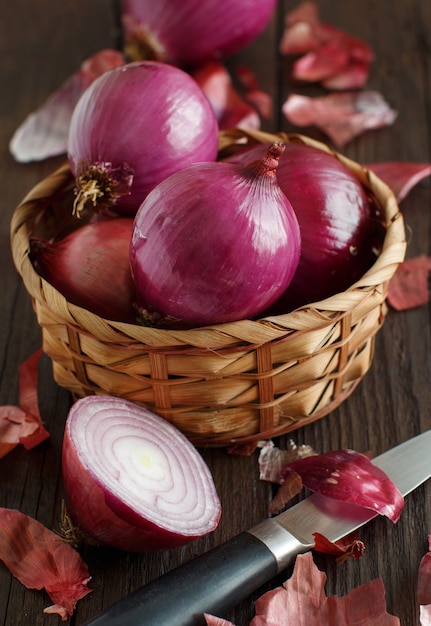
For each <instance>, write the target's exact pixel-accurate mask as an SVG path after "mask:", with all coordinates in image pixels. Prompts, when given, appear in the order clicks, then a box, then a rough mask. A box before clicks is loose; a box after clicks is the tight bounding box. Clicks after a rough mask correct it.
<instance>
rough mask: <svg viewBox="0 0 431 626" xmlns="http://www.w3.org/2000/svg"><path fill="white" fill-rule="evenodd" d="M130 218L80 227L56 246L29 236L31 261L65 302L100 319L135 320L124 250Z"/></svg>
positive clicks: (130, 278)
mask: <svg viewBox="0 0 431 626" xmlns="http://www.w3.org/2000/svg"><path fill="white" fill-rule="evenodd" d="M132 229H133V219H132V218H131V217H118V218H115V219H114V218H113V219H101V220H98V221H94V222H92V223H89V224H85V225H83V226H81V227H80V228H78V229H77V230H75V231H73V232H71V233H70V234H69V235H67V236H66V237H65V238H64V239H60V240H58V241H55V242H50V241H45V240H41V239H38V238H34V237H32V238H31V239H30V258H31V260H32V263H33V265H34V267H35V269H36V271H37V272H38V274H40V275H41V276H42V277H43V278H44V279H45V280H47V281H48V282H49V283H50V284H51V285H52V286H53V287H55V288H56V289H57V291H59V292H60V293H61V294H62V295H63V296H64V297H65V298H66V300H68V301H69V302H71V303H72V304H76V305H77V306H80V307H83V308H85V309H87V310H88V311H91V312H92V313H95V314H96V315H99V316H100V317H104V318H106V319H110V320H116V321H121V322H134V321H135V317H136V316H135V312H134V308H133V303H134V299H135V295H134V285H133V281H132V276H131V272H130V263H129V247H130V241H131V236H132Z"/></svg>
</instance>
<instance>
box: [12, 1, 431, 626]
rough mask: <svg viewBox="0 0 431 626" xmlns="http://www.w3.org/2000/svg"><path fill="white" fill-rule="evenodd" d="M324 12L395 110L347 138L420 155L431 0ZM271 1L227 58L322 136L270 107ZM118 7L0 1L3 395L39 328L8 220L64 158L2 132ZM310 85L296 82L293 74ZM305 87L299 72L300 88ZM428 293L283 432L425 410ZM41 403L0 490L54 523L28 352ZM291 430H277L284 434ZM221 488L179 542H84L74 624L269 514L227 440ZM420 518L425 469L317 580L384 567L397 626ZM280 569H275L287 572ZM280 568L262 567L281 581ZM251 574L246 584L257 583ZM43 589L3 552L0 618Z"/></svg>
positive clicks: (53, 403)
mask: <svg viewBox="0 0 431 626" xmlns="http://www.w3.org/2000/svg"><path fill="white" fill-rule="evenodd" d="M319 4H320V13H321V17H322V19H324V20H325V21H327V22H330V23H332V24H334V25H335V26H338V27H340V28H343V29H344V30H346V31H347V32H349V33H351V34H354V35H357V36H358V37H361V38H362V39H364V40H365V41H367V42H368V43H369V44H370V45H371V46H372V48H373V50H374V52H375V57H376V59H375V62H374V63H373V66H372V71H371V75H370V77H369V81H368V87H370V88H373V89H376V90H378V91H380V92H381V93H382V94H383V95H384V97H385V99H386V100H387V101H388V102H389V103H390V105H391V106H392V107H393V108H394V109H395V110H397V111H398V118H397V120H396V122H395V124H393V125H392V126H390V127H388V128H385V129H381V130H375V131H369V132H367V133H365V134H363V135H361V136H360V137H358V138H357V139H356V140H354V141H352V142H351V143H350V144H349V145H347V146H346V148H345V149H344V150H343V152H344V153H345V154H346V155H347V156H349V157H351V158H353V159H355V160H357V161H360V162H363V163H366V162H375V161H385V160H386V161H387V160H403V161H417V162H429V161H431V117H430V111H431V90H430V76H431V55H430V50H431V4H430V3H429V1H428V0H379V2H374V1H372V0H351V1H350V2H347V3H346V2H341V1H339V0H321V2H320V3H319ZM293 6H294V4H292V3H290V2H284V3H283V2H280V6H279V10H278V13H277V16H276V19H274V20H273V22H272V23H271V25H270V26H269V27H268V29H267V30H266V32H265V33H264V34H263V35H262V36H261V37H260V38H259V39H258V40H257V41H256V42H255V43H254V44H253V45H251V46H249V47H248V48H247V49H246V50H244V51H243V52H241V53H240V54H238V55H236V56H235V57H233V58H232V59H231V61H230V62H231V64H232V66H233V67H234V66H235V65H239V64H245V65H248V66H249V67H252V68H253V69H254V71H255V72H256V73H257V76H258V79H259V81H260V86H261V88H262V89H263V90H265V91H267V92H269V93H270V94H271V95H272V96H273V98H274V119H273V120H272V121H271V122H265V123H264V126H263V127H264V128H265V129H267V130H271V131H276V130H286V131H292V130H295V131H296V130H299V131H300V132H305V133H307V134H309V135H310V136H313V137H315V138H317V139H320V140H323V141H327V138H326V137H325V136H324V135H322V134H321V133H320V132H319V131H318V130H317V129H316V128H314V127H311V128H307V129H295V128H293V127H292V126H290V125H289V124H288V122H287V121H286V119H284V118H283V116H282V114H281V112H280V109H281V103H282V102H284V100H285V98H286V97H287V94H288V92H289V90H293V89H294V87H293V86H292V85H291V84H290V81H289V68H290V65H289V63H290V62H289V60H288V59H286V58H283V57H280V56H279V54H278V51H277V48H278V42H279V39H280V35H281V31H282V20H283V16H284V15H285V13H286V12H287V10H290V9H291V8H293ZM117 18H118V12H117V11H116V10H115V6H114V3H113V2H107V1H106V0H86V2H80V3H79V2H78V3H77V2H72V1H71V0H63V2H54V1H53V0H42V1H41V2H36V3H29V2H27V1H26V0H15V1H14V2H13V3H6V2H3V6H2V18H1V20H0V72H1V73H0V76H1V85H2V96H1V99H0V111H1V125H0V133H1V167H0V184H1V190H2V194H1V195H2V203H1V204H2V207H1V212H0V233H1V245H0V258H1V262H0V268H1V270H0V294H1V295H0V355H1V357H0V380H1V386H0V405H7V404H16V403H17V401H18V367H19V365H20V364H21V363H22V362H23V361H24V360H25V359H26V358H27V357H29V356H30V355H31V354H32V353H33V352H34V351H35V350H37V349H38V348H39V347H40V346H41V334H40V329H39V326H38V324H37V322H36V319H35V316H34V314H33V311H32V306H31V302H30V298H29V295H28V293H27V292H26V290H25V288H24V286H23V284H22V282H21V279H20V277H19V276H18V274H17V272H16V271H15V268H14V266H13V262H12V258H11V253H10V244H9V225H10V219H11V216H12V212H13V210H14V208H15V206H16V205H17V204H18V203H19V201H20V200H21V199H22V197H23V196H24V195H25V194H26V192H27V191H28V190H30V188H31V187H32V186H33V185H35V184H36V183H37V182H38V181H39V180H41V179H42V178H43V177H45V176H47V175H48V174H49V173H50V172H52V171H53V170H54V169H55V168H56V167H57V166H58V165H59V164H61V163H62V162H63V161H64V157H58V158H52V159H49V160H47V161H43V162H36V163H30V164H26V165H23V164H18V163H17V162H15V161H14V159H13V157H12V156H11V154H10V153H9V150H8V142H9V140H10V138H11V136H12V134H13V132H14V130H15V129H16V128H17V126H18V125H19V124H20V123H21V122H22V121H23V119H24V118H25V117H26V116H27V114H29V113H30V112H31V111H32V110H34V109H35V108H36V107H37V106H39V105H40V104H42V103H43V102H44V101H45V99H46V98H47V97H48V96H49V95H50V94H51V93H52V92H53V91H54V89H56V88H57V87H58V86H59V85H60V84H61V83H62V82H63V81H64V80H65V78H66V77H68V76H69V75H70V74H71V73H72V72H74V71H75V70H76V69H77V68H78V67H79V65H80V64H81V62H82V61H83V60H84V59H85V58H86V57H88V56H89V55H91V54H92V53H94V52H97V51H98V50H100V49H102V48H104V47H114V46H116V45H117V42H118V37H119V31H118V23H117ZM301 89H302V90H303V91H304V92H307V87H301ZM311 91H312V88H310V93H311ZM430 206H431V184H430V182H429V180H426V181H423V182H422V183H421V184H420V185H418V186H417V187H415V189H414V190H413V191H412V192H411V193H410V195H409V196H408V197H407V199H406V200H405V201H404V202H403V203H402V205H401V208H402V209H403V210H404V213H405V219H406V222H407V224H408V227H409V232H410V242H409V246H408V251H407V254H408V256H416V255H419V254H423V253H424V254H428V255H429V254H431V211H430ZM430 310H431V307H430V305H425V306H422V307H420V308H418V309H415V310H410V311H406V312H395V311H390V313H389V315H388V317H387V320H386V322H385V324H384V327H383V329H382V330H381V331H380V333H379V334H378V336H377V341H376V350H375V358H374V361H373V365H372V367H371V369H370V371H369V372H368V373H367V374H366V376H365V378H364V379H363V381H362V382H361V384H360V385H359V387H358V388H357V389H356V390H355V392H354V393H353V395H352V396H351V397H350V398H348V400H347V401H345V402H344V403H343V404H342V405H341V406H340V407H339V408H338V409H336V410H335V411H333V413H332V414H330V415H329V416H327V417H325V418H323V419H322V420H320V421H318V422H315V423H314V424H311V425H308V426H306V427H304V428H302V429H300V430H298V431H297V432H295V433H293V435H291V437H292V438H293V439H294V440H295V441H296V442H297V443H307V444H310V445H312V446H314V447H315V448H316V449H317V450H319V451H328V450H333V449H336V448H341V447H350V448H354V449H356V450H358V451H368V450H371V451H372V452H373V453H374V454H378V453H380V452H382V451H384V450H385V449H387V448H388V447H391V446H393V445H395V444H397V443H400V442H402V441H403V440H405V439H407V438H409V437H411V436H413V435H415V434H418V433H420V432H422V431H424V430H426V429H428V428H429V427H430V426H431V391H430V381H431V323H430V322H431V319H430ZM39 389H40V411H41V415H42V416H43V419H44V421H45V424H46V427H47V429H48V430H49V432H50V439H49V441H47V442H45V443H43V444H42V445H40V446H39V447H36V448H35V449H33V450H31V451H30V452H27V451H25V450H24V449H23V447H22V446H18V447H17V448H16V449H15V450H14V451H13V452H12V453H10V454H9V455H7V456H6V457H4V458H3V459H1V460H0V506H3V507H9V508H17V509H19V510H20V511H22V512H24V513H26V514H28V515H30V516H32V517H35V518H36V519H38V520H39V521H40V522H42V523H43V524H45V525H46V526H47V527H49V528H53V529H58V525H59V517H60V508H61V502H62V499H63V497H64V493H63V487H62V477H61V472H60V461H61V442H62V434H63V427H64V422H65V418H66V414H67V411H68V408H69V406H70V402H71V399H70V396H69V393H68V392H67V391H65V390H63V389H60V388H58V387H57V385H56V384H55V382H54V381H53V379H52V374H51V364H50V362H49V360H48V358H47V357H45V356H44V357H43V358H42V360H41V362H40V371H39ZM288 438H290V437H282V438H281V439H280V441H277V443H279V445H280V446H283V445H286V442H287V440H288ZM203 454H204V456H205V459H206V460H207V462H208V464H209V466H210V468H211V470H212V472H213V475H214V479H215V482H216V485H217V488H218V491H219V494H220V497H221V501H222V505H223V516H222V520H221V523H220V526H219V528H218V529H217V531H216V532H215V533H214V534H213V535H211V536H209V537H207V538H204V539H202V540H199V541H196V542H195V543H193V544H191V545H190V546H188V547H186V548H183V549H177V550H174V551H172V552H162V553H157V554H144V555H136V554H128V553H121V552H118V551H115V550H108V549H96V548H84V549H83V551H82V554H83V557H84V559H85V560H86V562H87V564H88V566H89V568H90V571H91V575H92V582H91V586H92V589H93V592H92V593H91V594H90V595H88V596H87V597H86V598H84V599H83V600H81V601H80V602H79V603H78V606H77V609H76V612H75V615H74V616H73V617H72V618H71V619H70V623H71V624H76V625H79V624H82V623H83V622H84V621H85V620H87V619H89V618H90V617H92V616H95V615H96V614H97V613H98V612H100V611H101V610H102V609H103V608H104V607H107V606H109V605H110V604H111V603H113V602H114V601H116V600H118V599H119V598H122V597H123V596H125V595H126V594H128V593H129V592H131V591H132V590H134V589H136V588H137V587H139V586H141V585H142V584H144V583H145V582H147V581H149V580H151V579H153V578H155V577H156V576H158V575H160V574H161V573H162V572H165V571H167V570H169V569H171V568H172V567H174V566H175V565H177V564H179V563H181V562H183V561H185V560H188V559H190V558H191V557H193V556H195V555H197V554H199V553H201V552H203V551H205V550H207V549H208V548H210V547H212V546H214V545H217V544H219V543H220V542H222V541H224V540H226V539H228V538H230V537H232V536H234V535H236V534H237V533H239V532H240V531H241V530H244V529H247V528H249V527H251V526H252V525H254V524H256V523H258V522H259V521H261V520H262V519H264V518H265V517H267V515H268V502H269V499H270V498H271V487H270V486H269V485H268V484H267V483H263V482H262V481H259V479H258V467H257V458H256V455H252V456H241V457H238V456H231V455H228V454H227V453H226V451H225V450H224V449H210V450H206V451H203ZM430 532H431V483H430V482H428V483H427V484H425V485H424V486H422V487H421V488H419V489H418V490H417V491H416V492H415V493H414V494H413V495H411V496H409V497H408V498H407V500H406V505H405V510H404V512H403V515H402V518H401V520H400V522H399V523H398V524H396V525H394V524H392V523H391V522H390V521H389V520H387V519H386V518H378V519H376V520H375V521H373V522H372V523H371V524H369V525H368V526H367V527H366V528H364V529H363V531H362V532H361V538H362V540H363V541H364V542H365V544H366V552H365V554H364V556H363V557H362V558H361V559H359V560H355V559H349V560H348V561H347V562H346V563H345V564H343V565H337V564H336V563H335V561H334V559H333V557H327V556H324V555H320V554H315V557H314V558H315V562H316V563H317V565H318V566H319V567H320V568H321V569H322V570H323V571H324V572H325V573H326V574H327V577H328V581H327V587H326V592H327V594H328V595H331V594H338V595H344V594H346V593H348V592H349V591H350V590H351V589H352V588H353V587H355V586H357V585H360V584H362V583H366V582H368V581H370V580H372V579H374V578H376V577H379V576H381V577H382V579H383V581H384V585H385V588H386V593H387V606H388V610H389V612H390V613H393V614H394V615H397V616H398V617H399V618H400V620H401V624H403V626H413V625H414V624H418V607H417V604H416V600H415V590H416V577H417V572H418V565H419V561H420V558H421V557H422V555H423V554H424V553H425V552H426V550H427V536H428V533H430ZM290 573H291V572H290V571H289V572H286V573H285V576H283V577H282V578H283V579H286V578H287V577H288V576H289V575H290ZM280 582H281V580H278V581H273V584H276V583H277V584H280ZM270 586H271V585H268V586H267V587H265V589H261V590H259V593H257V594H256V595H255V597H257V596H258V595H260V594H261V593H263V591H265V590H267V589H269V588H270ZM252 600H253V598H251V599H250V600H249V601H246V602H243V603H242V604H240V605H239V606H238V607H237V608H236V609H235V610H234V611H233V612H232V613H231V614H230V615H229V616H228V617H229V618H230V619H231V620H232V621H233V622H234V623H235V624H236V625H237V626H246V625H247V624H248V623H249V621H250V619H251V618H252V616H253V614H254V613H253V601H252ZM49 603H50V602H49V598H48V597H47V595H46V594H45V593H44V592H39V591H30V590H26V589H25V588H24V587H23V586H22V585H21V584H20V583H19V582H17V581H16V580H15V579H14V578H13V577H12V576H11V575H10V574H9V572H8V570H7V569H6V568H5V567H3V566H0V622H1V623H2V624H4V626H12V625H14V624H29V625H32V626H36V625H37V624H54V623H57V621H56V619H57V618H56V617H53V616H48V615H44V614H43V613H42V610H43V608H44V607H45V606H47V605H48V604H49Z"/></svg>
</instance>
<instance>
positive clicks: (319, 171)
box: [229, 143, 382, 313]
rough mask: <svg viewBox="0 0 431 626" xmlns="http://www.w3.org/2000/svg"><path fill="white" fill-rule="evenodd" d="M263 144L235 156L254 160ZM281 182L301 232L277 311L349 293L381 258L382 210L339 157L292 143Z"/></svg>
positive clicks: (279, 171)
mask: <svg viewBox="0 0 431 626" xmlns="http://www.w3.org/2000/svg"><path fill="white" fill-rule="evenodd" d="M267 145H269V144H262V145H258V146H256V147H253V148H250V149H248V150H244V151H242V152H239V153H238V154H236V155H234V156H232V157H230V159H229V160H230V161H231V162H234V163H247V162H252V161H253V160H254V159H256V158H258V157H259V155H262V154H263V153H264V151H265V150H266V149H267ZM277 181H278V184H279V185H280V188H281V189H282V191H283V192H284V193H285V195H286V196H287V198H288V199H289V200H290V202H291V204H292V207H293V209H294V211H295V213H296V217H297V218H298V222H299V226H300V230H301V258H300V261H299V264H298V269H297V270H296V272H295V275H294V277H293V279H292V282H291V283H290V285H289V287H288V289H287V290H286V292H285V294H283V296H282V297H281V299H280V300H279V301H278V302H277V303H276V305H275V308H274V312H277V313H286V312H288V311H290V310H292V309H294V308H296V307H298V306H301V305H303V304H307V303H310V302H315V301H318V300H322V299H324V298H327V297H329V296H332V295H334V294H335V293H339V292H341V291H344V290H345V289H347V288H348V287H350V286H351V285H352V284H353V283H354V282H355V281H356V280H358V279H359V278H360V277H361V276H362V275H363V274H364V273H365V271H366V270H367V269H369V268H370V266H371V264H372V262H373V261H374V260H375V248H376V245H377V244H378V243H379V241H380V236H381V233H382V231H381V225H380V222H379V220H378V217H377V213H376V207H375V206H374V203H373V202H372V201H371V199H370V198H369V197H368V195H367V193H366V192H365V189H364V187H363V186H362V185H361V184H360V182H359V180H358V179H357V178H356V177H355V176H354V174H353V173H352V172H351V171H350V170H349V169H348V168H347V167H346V166H345V165H344V164H343V163H342V162H341V161H340V160H339V159H337V158H336V157H335V156H334V155H332V154H330V153H327V152H325V151H324V150H320V149H318V148H314V147H313V146H309V145H307V144H301V143H287V144H286V149H285V151H284V152H283V154H282V155H281V157H280V163H279V166H278V168H277Z"/></svg>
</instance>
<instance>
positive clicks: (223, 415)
mask: <svg viewBox="0 0 431 626" xmlns="http://www.w3.org/2000/svg"><path fill="white" fill-rule="evenodd" d="M280 138H281V139H283V140H284V141H301V142H304V143H307V144H310V145H313V146H315V147H318V148H320V149H323V150H326V151H330V150H329V148H327V147H326V146H324V145H323V144H320V143H318V142H315V141H312V140H311V139H308V138H306V137H302V136H300V135H284V134H282V133H280V134H279V135H270V134H267V133H261V132H252V133H251V132H247V133H245V132H243V131H240V130H237V129H234V130H232V131H226V132H222V133H221V134H220V146H219V147H220V152H219V156H220V158H223V157H224V156H227V155H228V154H231V153H232V152H233V151H235V150H237V149H240V148H241V147H243V146H244V145H253V144H255V143H258V142H265V141H274V139H280ZM334 154H336V156H337V157H338V158H340V160H342V161H343V162H344V163H345V164H346V165H347V166H348V167H349V168H350V169H351V170H352V171H353V172H354V174H355V175H356V176H357V177H358V178H359V180H360V181H361V182H362V183H363V184H364V185H365V187H366V188H367V189H369V190H370V191H371V192H372V193H373V194H374V196H375V197H376V199H377V201H378V202H379V204H380V206H381V208H382V212H383V215H384V219H385V223H386V235H385V239H384V242H383V247H382V250H381V252H380V254H379V256H378V258H377V260H376V262H375V263H374V265H373V266H372V267H371V268H370V270H369V271H368V272H366V274H365V275H364V276H363V277H362V278H361V279H360V280H359V281H357V282H356V283H355V284H354V285H352V286H351V287H350V288H349V289H348V290H347V291H345V292H342V293H340V294H337V295H335V296H332V297H330V298H327V299H326V300H323V301H321V302H318V303H314V304H313V305H307V306H306V307H302V308H300V309H297V310H296V311H293V312H292V313H288V314H286V315H280V316H273V317H266V318H263V319H259V320H256V321H254V320H242V321H238V322H233V323H228V324H221V325H217V326H211V327H206V328H197V329H192V330H165V329H163V330H162V329H156V328H146V327H142V326H139V325H134V324H126V323H121V322H111V321H108V320H105V319H102V318H100V317H98V316H96V315H94V314H93V313H91V312H89V311H86V310H84V309H82V308H80V307H77V306H75V305H73V304H71V303H69V302H68V301H67V300H66V299H65V298H64V297H63V296H62V295H61V294H60V293H59V292H58V291H57V290H56V289H54V288H53V287H52V286H51V285H50V284H49V283H48V282H46V281H45V280H44V279H42V278H41V277H40V276H39V275H38V274H37V273H36V271H35V270H34V268H33V265H32V263H31V261H30V259H29V237H30V235H33V234H36V235H38V236H43V237H46V238H50V237H52V236H53V234H54V233H55V235H56V236H58V234H59V232H60V231H61V232H63V233H64V234H65V233H67V232H69V231H70V230H71V229H72V228H74V227H76V218H73V216H72V202H73V193H74V192H73V186H74V185H73V179H72V176H71V173H70V170H69V168H68V166H67V165H64V166H63V167H61V168H60V169H59V170H57V171H56V172H54V173H53V174H52V175H51V176H49V177H48V178H46V179H45V180H43V181H41V182H40V183H39V184H38V185H37V186H36V187H34V188H33V189H32V190H31V191H30V192H29V193H28V195H27V196H26V197H25V198H24V199H23V201H22V202H21V204H20V205H19V206H18V207H17V209H16V210H15V213H14V215H13V218H12V223H11V243H12V253H13V258H14V262H15V266H16V268H17V270H18V272H19V273H20V275H21V277H22V279H23V282H24V284H25V287H26V289H27V291H28V292H29V294H30V295H31V297H32V302H33V306H34V310H35V313H36V316H37V320H38V323H39V325H40V327H41V329H42V337H43V349H44V351H45V353H46V354H47V355H48V356H49V357H50V358H51V359H52V363H53V373H54V378H55V380H56V382H57V383H58V384H59V385H60V386H62V387H65V388H67V389H68V390H70V391H71V392H72V393H73V394H74V396H75V397H82V396H84V395H89V394H106V393H109V394H113V395H118V396H122V397H126V398H128V399H130V400H134V401H136V402H139V403H143V404H145V405H146V406H148V407H149V408H151V409H153V410H154V411H155V412H156V413H158V414H160V415H162V416H163V417H165V418H166V419H168V420H169V421H171V422H172V423H173V424H174V425H175V426H177V427H178V428H179V429H180V430H181V431H183V432H184V433H185V434H186V435H187V436H188V437H189V439H190V440H191V441H192V442H193V443H194V444H195V445H197V446H222V445H228V444H230V443H232V442H248V441H254V440H256V439H264V438H270V437H274V436H276V435H278V434H284V433H287V432H289V431H292V430H294V429H296V428H298V427H300V426H303V425H305V424H307V423H309V422H312V421H314V420H317V419H320V418H321V417H323V416H324V415H327V414H328V413H329V412H330V411H332V410H333V409H335V408H336V407H337V406H339V404H340V403H341V402H342V401H343V400H344V399H345V398H347V397H348V396H349V395H350V394H351V393H352V392H353V390H354V389H355V387H356V386H357V385H358V383H359V382H360V381H361V379H362V378H363V376H364V374H365V373H366V372H367V370H368V369H369V367H370V365H371V362H372V359H373V352H374V341H375V335H376V333H377V332H378V330H379V329H380V327H381V325H382V323H383V322H384V319H385V316H386V313H387V307H386V302H385V299H386V293H387V284H388V281H389V280H390V278H391V277H392V275H393V274H394V272H395V270H396V268H397V266H398V264H399V263H400V262H401V261H403V259H404V255H405V248H406V242H405V231H404V222H403V218H402V215H401V213H400V211H399V208H398V206H397V203H396V200H395V197H394V196H393V194H392V192H391V191H390V190H389V189H388V187H387V186H386V185H385V184H384V183H382V181H380V180H379V179H378V178H377V177H376V176H375V175H374V174H373V173H372V172H370V171H368V170H366V169H365V168H362V167H361V166H360V165H358V164H356V163H354V162H352V161H350V160H348V159H346V158H344V157H343V156H342V155H339V154H337V153H334Z"/></svg>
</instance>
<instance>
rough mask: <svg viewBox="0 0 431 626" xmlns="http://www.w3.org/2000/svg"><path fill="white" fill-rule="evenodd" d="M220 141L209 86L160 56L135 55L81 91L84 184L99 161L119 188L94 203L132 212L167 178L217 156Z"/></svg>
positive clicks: (72, 145) (74, 124) (77, 145)
mask: <svg viewBox="0 0 431 626" xmlns="http://www.w3.org/2000/svg"><path fill="white" fill-rule="evenodd" d="M217 149H218V125H217V119H216V117H215V114H214V112H213V109H212V107H211V105H210V103H209V101H208V99H207V97H206V96H205V95H204V93H203V91H202V90H201V89H200V87H199V86H198V85H197V83H196V82H195V81H194V80H193V79H192V78H191V76H189V75H188V74H187V73H186V72H184V71H183V70H181V69H178V68H176V67H173V66H170V65H167V64H165V63H159V62H150V61H146V62H136V63H129V64H126V65H125V66H123V67H119V68H115V69H113V70H110V71H108V72H106V73H105V74H103V75H102V76H100V77H99V78H98V79H96V80H95V81H94V82H93V83H92V84H91V85H90V87H89V88H88V89H87V90H86V91H85V92H84V94H83V95H82V96H81V98H80V100H79V102H78V103H77V105H76V107H75V110H74V112H73V115H72V119H71V123H70V129H69V140H68V159H69V163H70V167H71V170H72V173H73V174H74V176H75V178H76V179H77V187H78V190H79V188H80V184H81V183H80V177H81V176H85V175H86V174H88V172H89V168H91V166H96V167H97V168H99V169H100V170H101V171H102V172H104V173H106V175H107V176H108V179H109V182H110V183H112V185H111V187H112V188H113V191H114V195H113V196H112V195H110V194H109V193H108V194H106V195H104V196H103V197H101V198H100V199H99V200H98V201H97V203H96V205H95V210H98V209H99V210H100V211H104V212H106V211H110V212H114V213H118V214H124V215H130V216H134V215H135V213H136V211H137V209H138V207H139V205H140V204H141V202H142V201H143V199H144V198H145V197H146V195H147V194H148V193H149V192H150V191H151V189H152V188H153V187H154V186H155V185H156V184H158V183H159V182H160V181H161V180H163V179H164V178H166V177H167V176H169V175H170V174H172V173H173V172H175V171H177V170H179V169H181V168H182V167H186V166H188V165H191V164H192V163H196V162H199V161H214V160H215V159H216V157H217ZM117 191H118V194H117Z"/></svg>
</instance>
